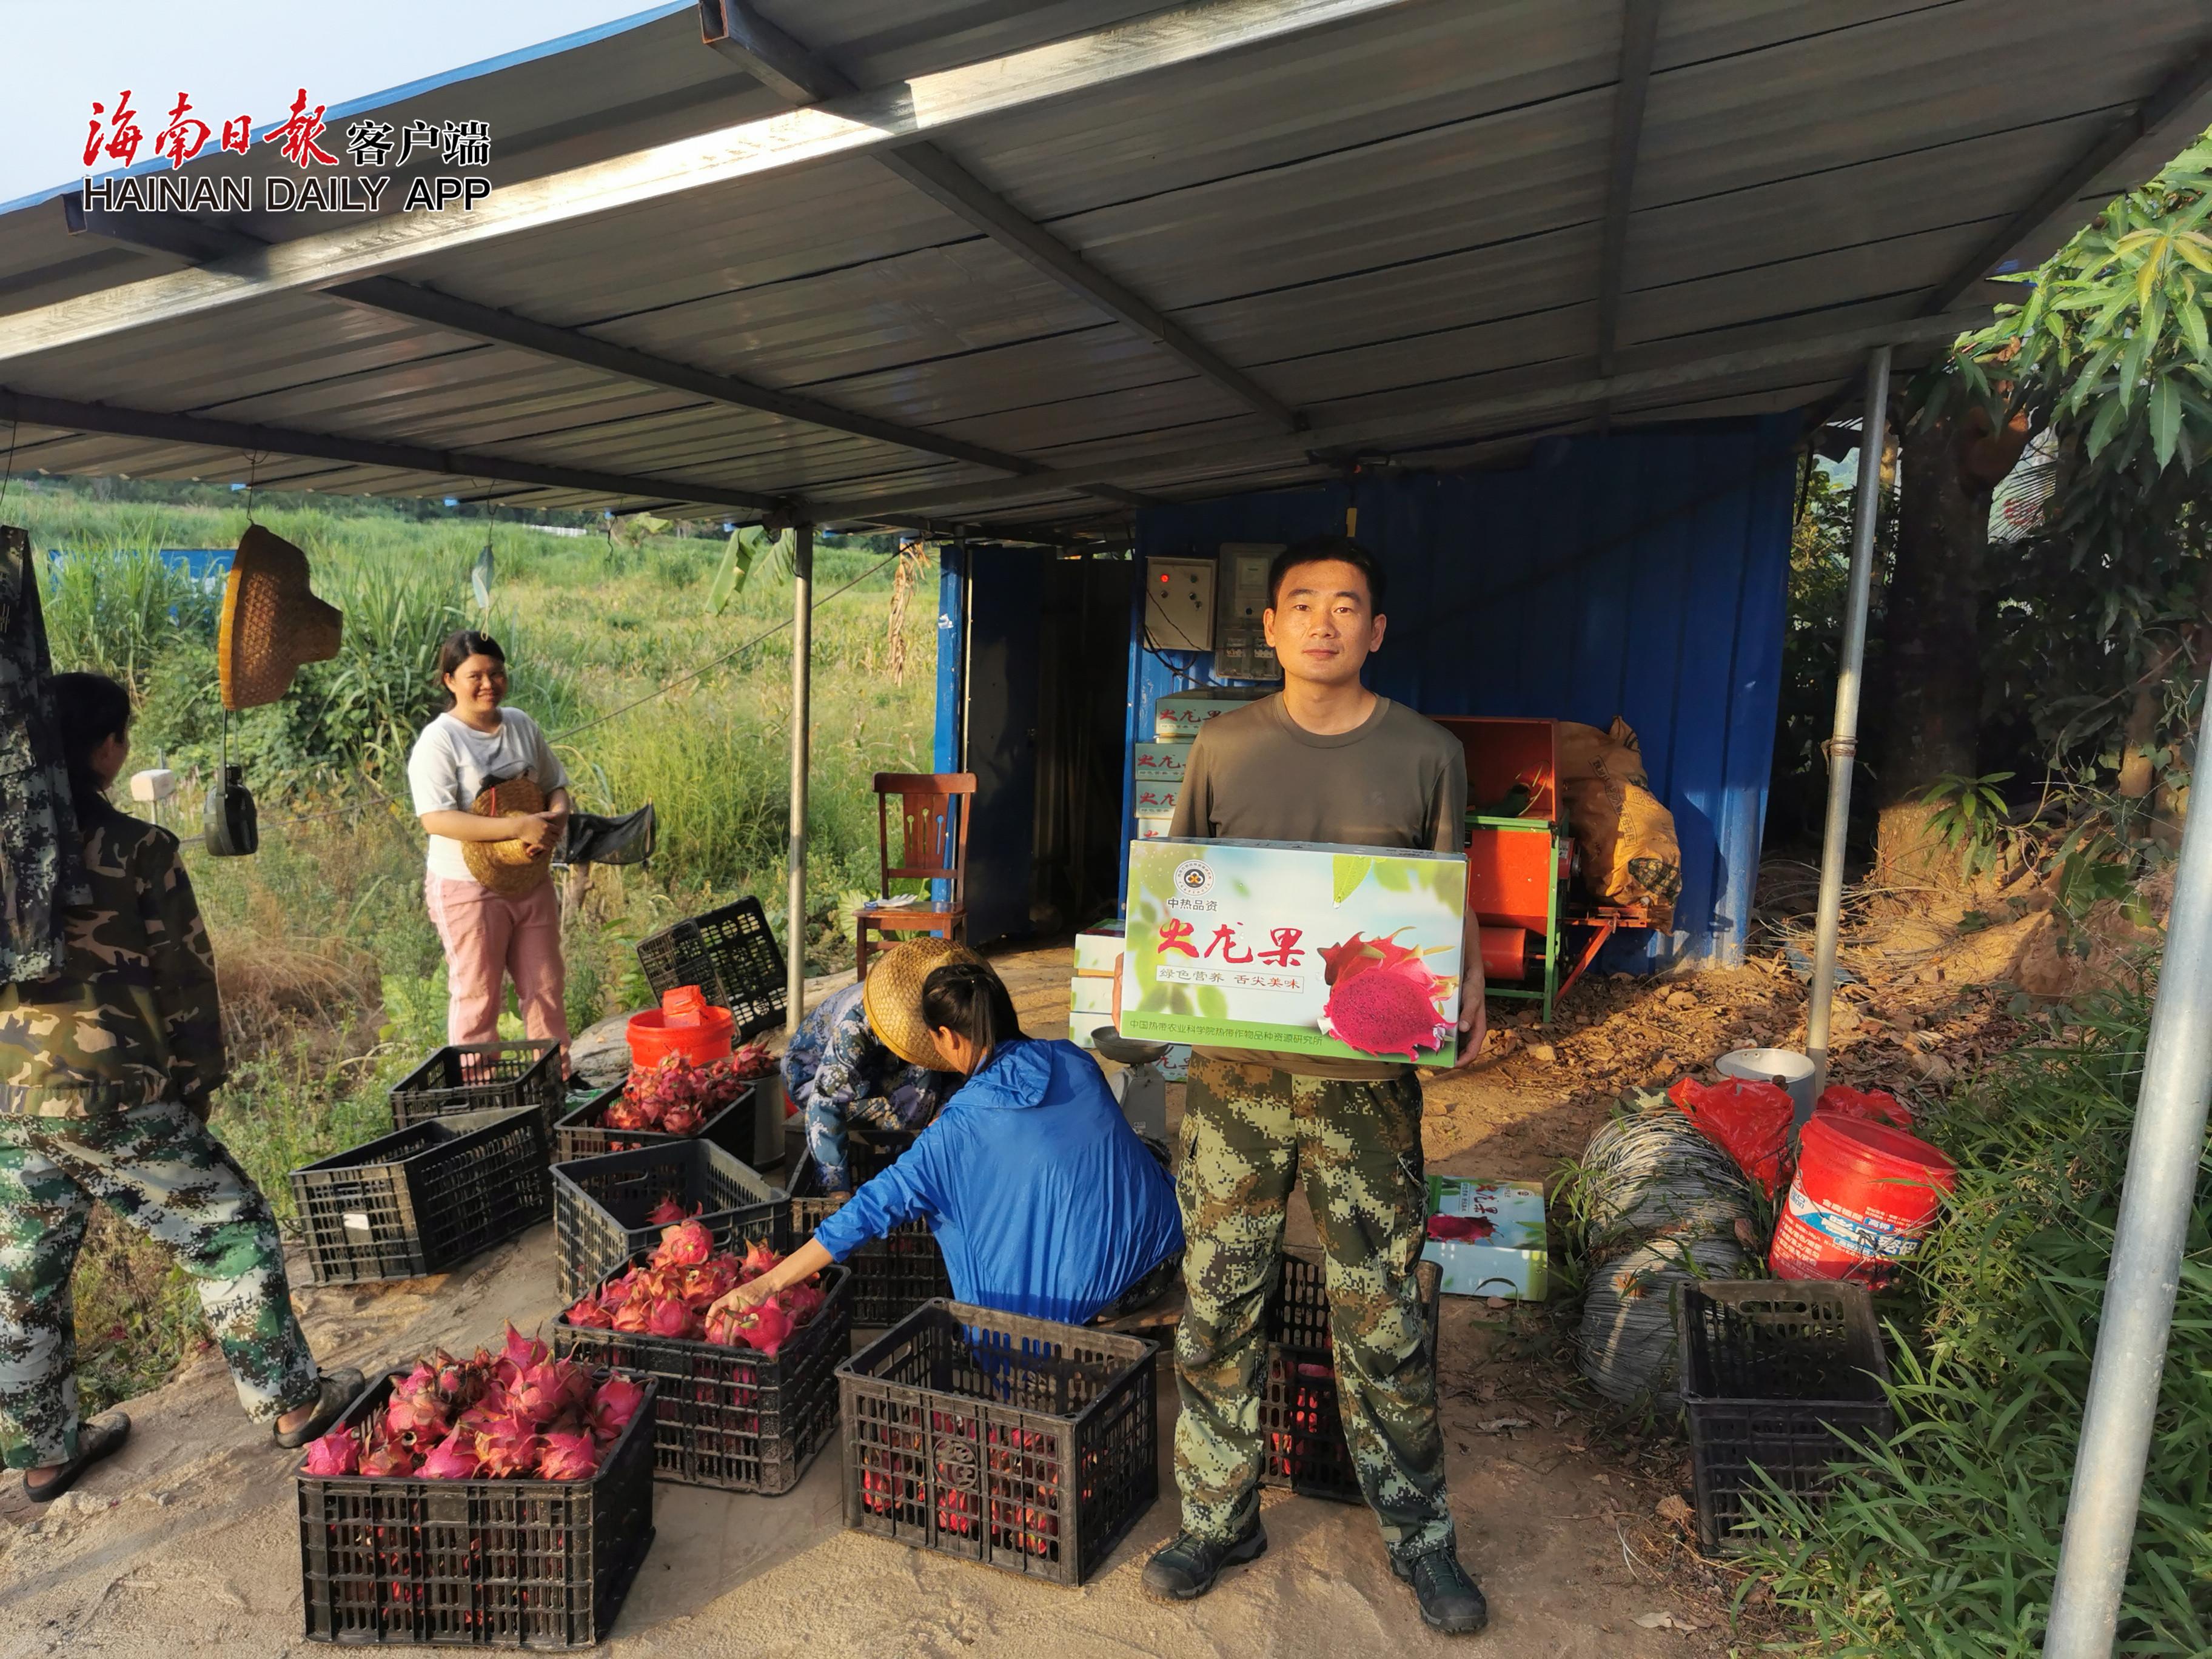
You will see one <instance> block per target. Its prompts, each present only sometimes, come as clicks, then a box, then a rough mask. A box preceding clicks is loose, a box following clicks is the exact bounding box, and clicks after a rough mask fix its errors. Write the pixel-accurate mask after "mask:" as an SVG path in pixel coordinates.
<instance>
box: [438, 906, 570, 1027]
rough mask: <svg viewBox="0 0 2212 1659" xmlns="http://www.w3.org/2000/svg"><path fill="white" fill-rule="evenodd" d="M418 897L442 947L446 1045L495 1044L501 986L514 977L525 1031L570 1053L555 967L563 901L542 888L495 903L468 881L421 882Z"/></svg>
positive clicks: (564, 972) (563, 971)
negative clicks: (427, 907)
mask: <svg viewBox="0 0 2212 1659" xmlns="http://www.w3.org/2000/svg"><path fill="white" fill-rule="evenodd" d="M422 896H423V899H424V901H425V902H427V903H428V905H429V907H430V921H431V923H432V925H433V926H435V927H436V928H437V930H438V939H439V941H440V942H441V944H443V945H445V947H446V985H447V996H448V999H449V1000H448V1001H447V1006H446V1041H447V1042H453V1043H463V1042H497V1041H498V1040H499V1011H500V1005H501V1001H502V1000H503V999H502V997H501V988H502V987H501V981H502V980H503V979H504V978H505V976H506V975H509V974H512V975H513V976H514V995H515V1000H517V1001H519V1002H520V1004H521V1005H522V1026H523V1030H526V1031H527V1032H528V1033H529V1034H530V1036H531V1038H532V1040H533V1041H535V1042H557V1043H559V1044H560V1045H561V1048H562V1052H563V1053H566V1052H567V1051H568V1010H567V1009H566V1008H565V1007H564V1006H562V993H563V992H564V990H565V989H566V987H567V985H568V969H567V968H566V967H565V966H564V965H563V963H562V960H561V901H560V899H559V898H558V897H557V896H556V895H555V893H554V890H553V884H552V883H551V882H550V881H545V882H540V883H539V884H538V885H537V886H536V887H535V888H533V889H532V890H531V892H530V893H529V895H528V896H526V897H523V898H516V899H510V898H501V896H499V895H498V894H497V893H495V892H493V891H492V890H491V889H490V888H489V887H486V886H484V885H483V884H481V883H478V882H473V881H453V880H449V879H448V878H446V877H444V876H438V875H429V876H426V877H425V878H424V879H423V883H422Z"/></svg>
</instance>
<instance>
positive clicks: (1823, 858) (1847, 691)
mask: <svg viewBox="0 0 2212 1659" xmlns="http://www.w3.org/2000/svg"><path fill="white" fill-rule="evenodd" d="M1889 353H1890V349H1889V348H1888V347H1887V346H1877V347H1876V348H1875V351H1874V354H1873V356H1870V357H1869V358H1868V359H1867V383H1866V414H1865V415H1864V416H1863V418H1862V419H1861V421H1860V422H1859V484H1858V500H1857V506H1856V507H1855V509H1854V512H1853V514H1852V523H1851V575H1850V601H1849V605H1848V606H1847V608H1846V609H1845V611H1844V654H1843V661H1842V662H1841V664H1839V665H1838V668H1837V671H1836V729H1835V732H1834V735H1833V736H1832V737H1831V738H1829V739H1828V740H1827V742H1826V743H1825V744H1822V745H1821V752H1822V753H1824V754H1825V755H1826V756H1827V757H1828V823H1827V828H1826V833H1825V834H1824V835H1823V836H1821V840H1820V913H1819V921H1818V926H1817V929H1816V933H1815V938H1814V947H1813V984H1812V987H1811V989H1810V991H1809V992H1808V997H1807V1001H1806V1005H1805V1050H1806V1053H1807V1054H1808V1055H1809V1056H1810V1057H1811V1059H1812V1061H1813V1093H1814V1097H1815V1098H1818V1097H1819V1095H1820V1091H1821V1090H1823V1089H1825V1088H1826V1087H1827V1086H1828V1017H1829V1015H1830V1013H1831V1012H1832V1009H1833V1007H1834V1004H1835V998H1836V945H1837V942H1838V936H1839V935H1840V934H1841V933H1842V931H1843V921H1844V843H1845V841H1846V840H1847V839H1848V837H1849V836H1850V827H1851V769H1852V767H1853V766H1854V765H1856V764H1857V759H1858V752H1859V685H1860V681H1861V678H1862V675H1863V670H1864V668H1865V666H1866V636H1867V608H1868V605H1869V598H1870V595H1871V593H1872V591H1873V583H1874V532H1875V520H1876V519H1878V518H1879V517H1880V516H1881V452H1882V447H1883V445H1884V444H1885V443H1886V442H1887V439H1888V434H1889Z"/></svg>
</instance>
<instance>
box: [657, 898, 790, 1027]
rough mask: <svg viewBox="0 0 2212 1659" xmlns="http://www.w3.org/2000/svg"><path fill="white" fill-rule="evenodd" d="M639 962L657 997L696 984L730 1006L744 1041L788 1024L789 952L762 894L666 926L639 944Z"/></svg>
mask: <svg viewBox="0 0 2212 1659" xmlns="http://www.w3.org/2000/svg"><path fill="white" fill-rule="evenodd" d="M637 965H638V966H639V967H640V968H641V969H644V970H645V981H646V983H647V984H648V985H650V986H651V987H653V995H654V996H655V997H660V996H665V994H667V993H669V992H671V991H672V990H674V989H675V988H676V987H678V986H679V985H696V986H697V987H699V988H700V990H702V992H704V993H705V994H706V997H707V1000H708V1001H709V1002H711V1003H714V1005H715V1006H718V1007H722V1008H726V1009H728V1010H729V1011H730V1013H731V1016H732V1019H733V1020H734V1021H735V1029H736V1031H737V1035H738V1041H740V1042H743V1041H744V1039H745V1038H747V1037H749V1036H757V1035H758V1034H759V1033H761V1032H763V1031H772V1030H775V1029H776V1027H778V1026H780V1025H781V1024H783V1000H784V964H783V951H782V950H781V947H779V946H778V945H777V944H776V942H775V934H774V933H770V932H769V926H768V917H767V916H766V915H764V914H763V912H762V910H761V902H760V901H759V900H758V899H757V898H741V899H739V900H738V902H736V903H735V904H726V905H724V906H722V908H720V909H719V910H709V911H708V912H707V913H706V914H705V915H698V916H692V917H690V918H689V919H688V920H686V921H679V922H677V923H676V924H675V925H674V926H672V927H664V928H662V929H661V930H660V931H659V933H655V934H653V936H652V937H651V938H650V939H641V940H640V941H639V942H638V947H637Z"/></svg>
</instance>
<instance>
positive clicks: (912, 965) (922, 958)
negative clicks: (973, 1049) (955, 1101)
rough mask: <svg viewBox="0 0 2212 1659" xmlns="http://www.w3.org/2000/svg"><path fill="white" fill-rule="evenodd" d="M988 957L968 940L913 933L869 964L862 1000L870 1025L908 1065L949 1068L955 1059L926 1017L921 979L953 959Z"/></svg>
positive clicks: (979, 961)
mask: <svg viewBox="0 0 2212 1659" xmlns="http://www.w3.org/2000/svg"><path fill="white" fill-rule="evenodd" d="M954 962H971V963H975V964H976V965H977V966H978V967H980V966H981V965H982V963H983V958H982V957H979V956H977V955H976V954H975V952H974V951H971V950H969V948H968V947H967V946H966V945H955V944H954V943H953V942H952V941H951V939H908V941H907V942H906V943H905V944H903V945H897V946H895V947H894V948H892V949H891V950H889V951H885V952H884V954H883V956H882V957H880V958H879V959H878V961H877V963H876V964H875V966H874V967H872V968H871V969H868V977H867V981H866V983H867V989H866V991H865V992H863V993H862V994H861V997H860V1006H862V1007H863V1008H865V1009H866V1011H867V1015H868V1029H869V1030H872V1031H873V1032H874V1033H875V1034H876V1036H877V1038H878V1041H880V1042H882V1043H883V1045H884V1048H888V1049H890V1051H891V1052H892V1053H893V1054H896V1055H897V1056H898V1057H899V1058H900V1059H901V1060H904V1061H905V1062H906V1063H907V1064H908V1065H909V1066H921V1067H922V1068H923V1069H924V1070H927V1071H932V1072H949V1071H951V1070H952V1069H953V1067H952V1065H951V1062H950V1061H949V1060H946V1059H945V1056H944V1055H943V1054H939V1052H938V1050H937V1039H936V1038H934V1037H933V1036H930V1034H929V1025H928V1023H927V1021H925V1020H924V1019H923V1018H922V1017H921V982H922V981H924V980H926V979H927V978H928V977H929V975H930V971H931V969H936V968H942V967H944V966H945V964H946V963H954Z"/></svg>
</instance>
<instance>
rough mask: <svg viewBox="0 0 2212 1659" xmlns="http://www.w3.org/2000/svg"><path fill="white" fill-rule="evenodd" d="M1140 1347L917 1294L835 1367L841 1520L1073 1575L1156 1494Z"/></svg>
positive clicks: (1038, 1571) (942, 1548)
mask: <svg viewBox="0 0 2212 1659" xmlns="http://www.w3.org/2000/svg"><path fill="white" fill-rule="evenodd" d="M1155 1352H1156V1350H1155V1348H1154V1346H1153V1345H1152V1343H1150V1342H1147V1341H1145V1340H1142V1339H1140V1338H1137V1337H1128V1336H1117V1335H1114V1334H1109V1333H1107V1332H1103V1331H1094V1330H1086V1329H1085V1328H1082V1327H1079V1326H1074V1325H1060V1324H1054V1323H1053V1322H1049V1321H1047V1320H1042V1319H1024V1318H1022V1317H1019V1316H1016V1315H1012V1314H1001V1313H996V1312H994V1311H992V1310H988V1309H985V1308H977V1307H971V1306H969V1305H967V1304H963V1303H957V1302H930V1303H927V1304H924V1305H923V1306H922V1307H921V1308H919V1309H917V1310H915V1312H914V1313H912V1314H910V1315H909V1316H908V1317H907V1318H905V1319H904V1320H902V1321H901V1322H900V1323H899V1324H898V1325H897V1326H896V1327H895V1328H893V1329H891V1330H890V1331H889V1332H887V1333H886V1334H884V1335H883V1336H881V1337H879V1338H878V1339H877V1340H875V1341H874V1342H872V1343H871V1344H870V1345H869V1346H867V1347H866V1348H864V1349H862V1350H861V1351H860V1352H859V1353H857V1354H855V1355H854V1357H853V1358H851V1359H849V1360H848V1361H846V1362H845V1364H842V1365H841V1366H840V1367H839V1368H838V1373H837V1374H838V1379H839V1389H840V1394H841V1396H842V1405H843V1410H844V1418H845V1470H844V1479H845V1524H846V1525H847V1526H848V1527H852V1528H856V1529H858V1530H860V1531H861V1532H867V1533H873V1534H876V1535H877V1536H878V1537H883V1538H889V1539H891V1540H894V1541H896V1542H898V1543H902V1544H906V1545H908V1546H911V1547H915V1548H918V1549H928V1550H935V1551H938V1552H939V1553H942V1554H945V1555H951V1556H957V1557H958V1558H960V1559H963V1560H969V1561H982V1562H987V1563H988V1564H989V1565H992V1566H994V1567H1000V1568H1004V1569H1006V1570H1007V1571H1012V1572H1018V1573H1022V1574H1024V1575H1025V1576H1028V1577H1036V1578H1042V1579H1043V1580H1045V1581H1047V1582H1048V1583H1057V1584H1069V1585H1073V1584H1080V1583H1083V1582H1084V1581H1085V1579H1086V1578H1088V1577H1090V1576H1091V1574H1092V1573H1093V1572H1095V1571H1097V1569H1098V1567H1099V1565H1101V1564H1102V1563H1103V1561H1104V1560H1105V1559H1106V1557H1107V1555H1108V1553H1109V1552H1111V1551H1112V1549H1113V1547H1114V1546H1115V1544H1116V1543H1117V1542H1119V1541H1120V1540H1121V1537H1122V1536H1123V1534H1126V1533H1127V1531H1128V1529H1129V1528H1130V1526H1131V1524H1132V1523H1133V1522H1135V1521H1136V1519H1137V1517H1138V1516H1140V1515H1142V1514H1143V1513H1144V1512H1145V1510H1146V1509H1147V1508H1148V1507H1150V1505H1151V1504H1152V1499H1153V1498H1155V1497H1157V1496H1158V1491H1159V1476H1158V1453H1159V1447H1158V1426H1157V1423H1156V1420H1155V1417H1154V1394H1155V1389H1154V1382H1153V1358H1154V1354H1155Z"/></svg>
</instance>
